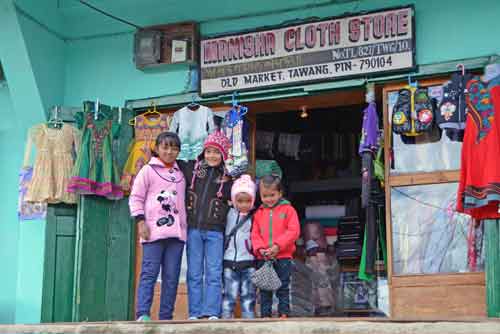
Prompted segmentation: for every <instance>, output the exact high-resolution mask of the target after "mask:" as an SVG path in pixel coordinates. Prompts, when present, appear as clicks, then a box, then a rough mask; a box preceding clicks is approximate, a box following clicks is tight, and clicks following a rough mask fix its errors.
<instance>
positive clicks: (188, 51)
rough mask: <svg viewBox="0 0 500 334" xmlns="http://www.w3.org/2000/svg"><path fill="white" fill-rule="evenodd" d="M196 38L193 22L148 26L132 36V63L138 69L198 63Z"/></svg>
mask: <svg viewBox="0 0 500 334" xmlns="http://www.w3.org/2000/svg"><path fill="white" fill-rule="evenodd" d="M198 49H199V35H198V25H197V23H195V22H183V23H176V24H166V25H158V26H151V27H147V28H144V29H141V30H138V31H137V32H136V34H135V43H134V60H135V65H136V67H137V68H138V69H141V70H145V69H148V68H154V67H158V66H159V65H166V64H172V63H190V64H194V63H197V62H198Z"/></svg>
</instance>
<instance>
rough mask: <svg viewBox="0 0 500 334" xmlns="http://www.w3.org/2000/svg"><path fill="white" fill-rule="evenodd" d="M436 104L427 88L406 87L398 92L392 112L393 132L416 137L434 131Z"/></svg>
mask: <svg viewBox="0 0 500 334" xmlns="http://www.w3.org/2000/svg"><path fill="white" fill-rule="evenodd" d="M433 122H434V103H433V100H432V99H431V98H430V97H429V93H428V92H427V88H417V87H413V86H406V87H405V88H403V89H401V90H400V91H399V92H398V99H397V101H396V104H395V105H394V108H393V111H392V131H393V132H394V133H396V134H400V135H404V136H408V137H416V136H420V135H421V134H423V133H425V132H428V131H430V130H431V129H432V125H433Z"/></svg>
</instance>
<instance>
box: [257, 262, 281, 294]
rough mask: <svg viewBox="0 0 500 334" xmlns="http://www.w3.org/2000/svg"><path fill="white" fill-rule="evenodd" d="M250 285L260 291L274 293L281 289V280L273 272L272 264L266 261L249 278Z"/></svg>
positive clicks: (274, 271)
mask: <svg viewBox="0 0 500 334" xmlns="http://www.w3.org/2000/svg"><path fill="white" fill-rule="evenodd" d="M250 279H251V280H252V283H253V284H254V285H255V286H256V287H258V288H259V289H260V290H266V291H276V290H278V289H279V288H280V287H281V280H280V278H279V277H278V274H277V273H276V270H274V267H273V262H272V261H266V262H264V265H263V266H262V267H260V268H259V269H257V270H256V271H255V272H254V273H253V274H252V276H251V277H250Z"/></svg>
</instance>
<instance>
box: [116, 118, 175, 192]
mask: <svg viewBox="0 0 500 334" xmlns="http://www.w3.org/2000/svg"><path fill="white" fill-rule="evenodd" d="M171 119H172V117H171V116H170V115H167V114H160V113H157V115H156V117H154V118H151V117H150V116H149V115H148V114H147V113H145V114H143V115H138V116H136V117H135V118H134V120H133V121H134V123H133V124H134V141H133V142H132V143H131V145H130V148H129V156H128V158H127V162H126V163H125V166H124V167H123V174H122V177H121V186H122V189H123V192H124V193H129V192H130V190H131V189H132V184H133V182H134V178H135V176H136V175H137V173H139V171H140V170H141V168H142V167H143V166H144V165H145V164H147V163H148V162H149V159H151V155H152V153H151V152H152V150H153V149H154V145H155V140H156V137H158V135H159V134H160V133H162V132H165V131H168V129H169V126H170V121H171Z"/></svg>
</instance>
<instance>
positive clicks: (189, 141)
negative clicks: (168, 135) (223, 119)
mask: <svg viewBox="0 0 500 334" xmlns="http://www.w3.org/2000/svg"><path fill="white" fill-rule="evenodd" d="M214 130H215V124H214V115H213V112H212V110H211V109H210V108H208V107H205V106H202V105H200V106H199V108H198V109H196V110H191V109H189V108H188V107H183V108H181V109H179V110H177V111H176V112H175V114H174V118H173V119H172V122H171V123H170V129H169V131H171V132H175V133H177V134H178V135H179V138H180V140H181V151H180V153H179V157H178V159H179V160H185V161H187V160H196V158H197V157H198V155H199V154H200V153H201V152H202V151H203V142H204V141H205V139H206V138H207V136H208V135H209V134H210V133H212V132H213V131H214Z"/></svg>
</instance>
